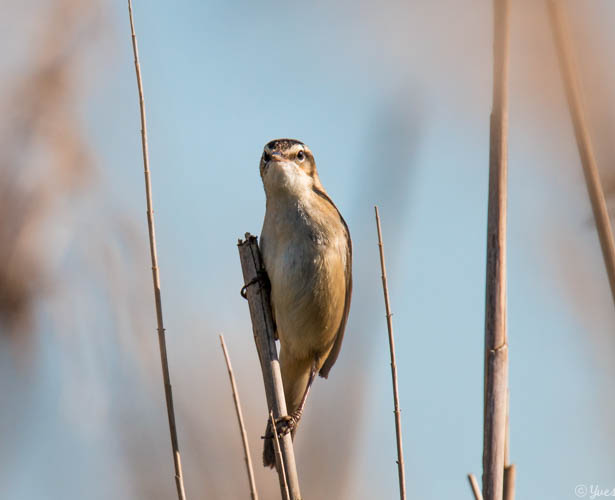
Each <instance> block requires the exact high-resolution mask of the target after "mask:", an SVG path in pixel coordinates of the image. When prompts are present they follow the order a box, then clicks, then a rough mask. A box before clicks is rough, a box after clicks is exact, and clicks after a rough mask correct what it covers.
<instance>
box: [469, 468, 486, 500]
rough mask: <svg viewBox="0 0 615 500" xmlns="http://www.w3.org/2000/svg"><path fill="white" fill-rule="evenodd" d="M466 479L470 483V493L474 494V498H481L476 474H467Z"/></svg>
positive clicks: (480, 499) (477, 499)
mask: <svg viewBox="0 0 615 500" xmlns="http://www.w3.org/2000/svg"><path fill="white" fill-rule="evenodd" d="M468 481H469V483H470V489H471V490H472V494H473V495H474V500H483V494H482V493H481V492H480V487H479V486H478V481H477V480H476V476H475V475H474V474H468Z"/></svg>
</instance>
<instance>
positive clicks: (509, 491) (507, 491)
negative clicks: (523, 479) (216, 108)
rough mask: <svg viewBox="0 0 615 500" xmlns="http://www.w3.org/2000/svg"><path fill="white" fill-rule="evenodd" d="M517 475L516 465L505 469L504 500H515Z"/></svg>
mask: <svg viewBox="0 0 615 500" xmlns="http://www.w3.org/2000/svg"><path fill="white" fill-rule="evenodd" d="M516 473H517V469H516V468H515V464H510V465H507V466H506V468H505V469H504V500H515V477H516Z"/></svg>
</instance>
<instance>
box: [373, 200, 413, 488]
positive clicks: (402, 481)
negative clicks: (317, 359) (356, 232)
mask: <svg viewBox="0 0 615 500" xmlns="http://www.w3.org/2000/svg"><path fill="white" fill-rule="evenodd" d="M374 211H375V213H376V229H377V230H378V249H379V251H380V269H381V271H382V291H383V293H384V307H385V310H386V319H387V330H388V332H389V351H390V354H391V379H392V382H393V403H394V413H395V435H396V437H397V473H398V476H399V497H400V499H401V500H405V499H406V473H405V470H404V449H403V446H402V432H401V409H400V408H399V390H398V386H397V364H396V362H395V339H394V337H393V314H392V313H391V304H390V302H389V287H388V284H387V270H386V265H385V261H384V248H383V244H382V230H381V228H380V214H379V213H378V207H374Z"/></svg>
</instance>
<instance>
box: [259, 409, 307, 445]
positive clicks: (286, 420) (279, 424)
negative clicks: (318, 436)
mask: <svg viewBox="0 0 615 500" xmlns="http://www.w3.org/2000/svg"><path fill="white" fill-rule="evenodd" d="M302 413H303V412H301V411H299V410H295V411H294V412H292V413H291V414H290V415H284V416H282V417H279V418H276V419H275V430H276V434H277V435H278V437H279V438H281V437H282V436H284V435H286V434H288V433H289V432H293V431H294V430H295V429H296V428H297V425H299V420H301V415H302ZM271 438H273V432H272V430H271V424H269V425H268V426H267V432H266V433H265V435H264V436H263V439H271Z"/></svg>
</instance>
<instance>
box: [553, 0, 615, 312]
mask: <svg viewBox="0 0 615 500" xmlns="http://www.w3.org/2000/svg"><path fill="white" fill-rule="evenodd" d="M549 14H550V18H551V25H552V27H553V34H554V37H555V44H556V46H557V54H558V57H559V63H560V69H561V73H562V78H563V80H564V88H565V90H566V98H567V100H568V108H569V109H570V116H571V118H572V124H573V126H574V135H575V138H576V141H577V148H578V150H579V156H580V157H581V164H582V165H583V174H584V175H585V183H586V184H587V191H588V193H589V199H590V201H591V205H592V211H593V213H594V219H595V220H596V227H597V228H598V236H599V238H600V247H601V248H602V257H603V259H604V265H605V267H606V272H607V276H608V279H609V285H610V287H611V295H612V297H613V302H614V304H615V243H614V241H613V230H612V228H611V221H610V219H609V212H608V209H607V206H606V200H605V198H604V192H603V190H602V184H601V182H600V173H599V172H598V165H597V163H596V157H595V155H594V149H593V147H592V142H591V136H590V133H589V126H588V125H587V120H586V117H585V112H584V103H583V96H582V93H581V83H580V80H579V71H578V66H577V63H576V59H575V57H574V51H573V49H572V41H571V37H570V29H569V24H568V16H567V13H566V7H565V5H564V4H563V3H562V2H556V1H553V0H550V1H549Z"/></svg>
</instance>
